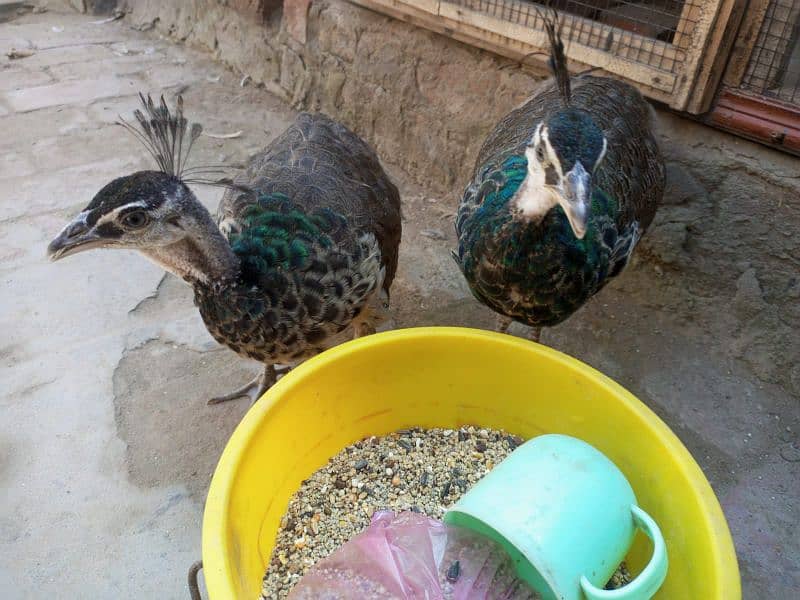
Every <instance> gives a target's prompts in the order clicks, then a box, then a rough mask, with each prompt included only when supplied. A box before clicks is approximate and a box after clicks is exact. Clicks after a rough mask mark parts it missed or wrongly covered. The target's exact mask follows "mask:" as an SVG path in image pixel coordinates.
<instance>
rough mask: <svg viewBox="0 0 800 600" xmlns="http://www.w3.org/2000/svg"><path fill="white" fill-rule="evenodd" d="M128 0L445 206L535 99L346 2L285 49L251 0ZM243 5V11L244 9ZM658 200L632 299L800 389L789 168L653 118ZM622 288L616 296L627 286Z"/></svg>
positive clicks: (515, 82)
mask: <svg viewBox="0 0 800 600" xmlns="http://www.w3.org/2000/svg"><path fill="white" fill-rule="evenodd" d="M231 4H239V5H247V6H248V7H249V10H238V11H237V10H234V8H233V7H231V6H228V3H226V2H215V1H213V0H191V1H178V0H168V1H165V2H163V1H158V0H128V9H129V11H130V14H129V17H128V18H129V20H130V21H131V22H132V23H133V24H134V25H136V26H139V27H150V26H151V25H152V26H154V27H155V28H157V30H158V31H160V32H162V33H164V34H166V35H170V36H172V37H174V38H176V39H178V40H182V41H184V42H186V43H188V44H192V45H199V46H202V47H205V48H207V49H209V50H211V51H212V52H214V53H215V54H216V56H217V57H218V58H220V59H222V60H223V61H225V62H227V63H228V64H230V65H231V66H232V67H234V68H235V69H237V70H240V71H242V72H243V73H246V74H248V75H250V76H251V77H252V79H253V81H255V82H257V83H260V84H263V85H265V86H266V87H267V88H268V89H269V90H270V91H272V92H274V93H275V94H277V95H279V96H281V97H282V98H284V99H285V100H287V101H288V102H290V103H291V104H292V105H293V106H295V107H297V108H303V109H309V110H321V111H324V112H326V113H329V114H331V115H333V116H335V117H337V118H339V119H341V120H342V121H343V122H344V123H346V124H347V125H349V126H351V127H352V128H353V129H354V130H355V131H357V132H358V133H359V134H361V135H363V136H364V137H365V138H366V139H368V140H369V141H370V142H371V143H372V144H373V145H375V147H376V148H377V150H378V152H379V154H380V155H381V157H382V158H383V159H384V160H385V161H386V162H388V163H389V164H391V165H393V166H396V167H399V168H400V169H402V170H403V171H405V173H406V174H407V177H408V178H410V179H411V180H413V181H414V182H416V183H418V184H420V185H421V186H423V188H424V189H426V190H428V191H430V193H436V194H440V195H449V196H450V201H451V202H452V203H453V204H455V202H456V198H457V196H458V194H459V193H460V190H461V189H462V186H463V183H464V181H465V179H466V177H467V175H468V173H469V171H470V170H471V167H472V164H473V161H474V157H475V155H476V153H477V150H478V147H479V145H480V143H481V141H482V140H483V138H484V136H485V135H486V133H487V132H488V130H489V128H490V127H491V126H492V125H493V124H494V123H496V122H497V120H498V119H499V118H500V117H501V116H502V115H504V114H505V113H506V112H508V111H509V110H510V109H511V108H513V107H514V106H515V105H517V104H518V103H519V102H521V101H522V100H524V99H525V98H526V97H527V96H528V95H529V94H530V93H531V91H532V90H533V89H534V87H535V85H536V83H537V79H536V77H535V76H533V75H531V74H528V73H525V72H522V71H520V70H519V69H518V68H517V67H516V66H515V65H514V64H513V63H510V62H509V61H507V60H505V59H502V58H500V57H497V56H495V55H492V54H490V53H488V52H484V51H481V50H478V49H475V48H471V47H469V46H466V45H463V44H460V43H458V42H455V41H452V40H450V39H447V38H445V37H443V36H440V35H437V34H434V33H431V32H428V31H425V30H422V29H418V28H416V27H413V26H411V25H408V24H406V23H404V22H401V21H398V20H394V19H391V18H388V17H385V16H382V15H379V14H377V13H374V12H371V11H369V10H366V9H363V8H360V7H357V6H354V5H351V4H348V3H346V2H344V1H343V0H319V1H315V2H314V3H313V4H312V6H311V9H310V12H309V17H308V40H307V43H306V44H305V45H301V44H299V43H297V42H296V41H295V40H294V39H292V38H291V37H290V36H289V35H288V34H287V33H286V31H285V29H284V28H283V27H282V25H281V22H280V18H279V16H280V11H272V12H271V13H269V14H272V15H273V17H275V18H271V19H266V20H265V22H264V23H263V24H262V22H261V21H262V19H260V18H254V17H253V14H255V13H257V14H259V15H260V14H266V13H263V12H261V10H262V9H264V8H265V6H266V4H265V3H264V2H262V3H258V2H238V3H231ZM253 11H255V13H254V12H253ZM659 121H660V123H659V125H660V136H661V139H662V146H663V150H664V153H665V155H666V157H667V160H668V162H669V185H670V187H669V190H668V193H667V197H666V198H665V202H664V206H663V207H662V208H661V210H660V212H659V214H658V216H657V218H656V222H655V224H654V227H653V229H652V230H651V231H650V232H649V233H648V235H647V236H646V237H645V238H644V240H643V242H642V246H641V247H642V252H641V253H640V256H641V257H642V258H643V259H644V260H645V261H647V263H648V266H649V267H651V268H652V269H654V270H655V271H656V273H657V274H658V275H659V281H660V282H662V283H663V285H660V286H656V288H653V289H642V290H636V289H632V290H630V293H634V294H638V295H640V296H641V298H642V302H647V303H649V304H650V305H652V306H653V307H654V308H656V309H660V310H664V311H670V312H671V313H673V314H677V315H680V318H681V319H682V320H683V321H684V322H686V323H687V324H691V325H692V331H693V334H694V335H699V336H702V337H703V339H705V340H707V343H708V344H709V346H713V347H715V348H721V349H722V351H723V352H725V354H726V355H727V356H729V357H731V358H732V359H740V360H743V361H744V362H745V363H747V364H748V365H749V367H750V368H751V369H752V370H753V372H754V373H755V374H756V375H757V376H758V377H759V378H760V379H761V380H763V381H765V382H770V383H774V384H778V385H779V386H781V387H783V388H784V389H785V390H786V391H787V392H788V393H789V394H790V395H792V394H794V395H800V335H798V334H797V332H798V331H800V275H798V272H799V271H800V268H799V267H800V200H798V197H799V196H800V194H798V192H800V166H798V161H797V160H796V159H795V158H792V157H789V156H786V155H783V154H780V153H777V152H774V151H772V150H769V149H766V148H763V147H760V146H758V145H756V144H752V143H750V142H747V141H744V140H741V139H739V138H736V137H734V136H731V135H728V134H724V133H721V132H717V131H714V130H711V129H709V128H707V127H705V126H702V125H699V124H696V123H693V122H690V121H687V120H685V119H682V118H679V117H676V116H674V115H672V114H670V113H668V112H660V113H659ZM627 291H628V290H626V292H627Z"/></svg>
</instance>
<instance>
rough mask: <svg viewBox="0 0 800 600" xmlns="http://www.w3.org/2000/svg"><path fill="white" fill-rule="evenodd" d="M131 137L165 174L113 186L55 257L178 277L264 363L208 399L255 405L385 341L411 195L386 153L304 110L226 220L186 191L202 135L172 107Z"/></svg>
mask: <svg viewBox="0 0 800 600" xmlns="http://www.w3.org/2000/svg"><path fill="white" fill-rule="evenodd" d="M142 103H143V110H142V111H138V110H137V111H136V112H135V116H136V121H137V126H134V125H131V124H129V123H127V122H125V121H122V123H121V124H123V125H125V126H126V128H127V129H129V130H130V131H131V132H133V133H134V134H135V135H136V136H137V137H138V138H139V139H140V141H141V142H142V143H143V144H144V145H145V147H146V148H147V149H148V151H149V152H150V153H151V155H152V156H153V158H154V159H155V160H156V162H157V164H158V167H159V170H157V171H139V172H137V173H133V174H131V175H127V176H125V177H121V178H119V179H115V180H113V181H112V182H110V183H109V184H107V185H106V186H105V187H103V188H102V189H101V190H100V191H99V192H98V193H97V195H96V196H95V197H94V199H93V200H92V201H91V202H90V203H89V205H88V206H87V207H86V209H85V210H83V211H82V212H81V213H80V214H78V215H77V216H76V217H75V218H74V219H73V220H72V221H71V222H70V223H69V224H68V225H67V226H66V227H65V228H64V229H63V230H62V232H61V233H60V234H59V235H58V237H56V239H54V240H53V241H52V242H51V244H50V246H49V248H48V254H49V256H50V258H51V259H52V260H59V259H62V258H64V257H66V256H70V255H72V254H76V253H78V252H82V251H84V250H90V249H93V248H133V249H136V250H138V251H140V252H141V253H142V254H143V255H144V256H146V257H147V258H149V259H150V260H152V261H154V262H155V263H157V264H159V265H161V266H162V267H163V268H164V269H166V270H167V271H169V272H171V273H174V274H175V275H177V276H178V277H181V278H182V279H183V280H184V281H186V282H187V283H188V284H189V285H191V286H192V288H193V290H194V298H195V304H196V305H197V306H198V308H199V310H200V314H201V315H202V318H203V321H204V323H205V325H206V327H207V328H208V330H209V332H210V333H211V335H212V336H213V337H214V338H215V339H216V340H217V341H218V342H220V343H222V344H225V345H227V346H228V347H229V348H231V349H232V350H233V351H234V352H237V353H238V354H239V355H241V356H243V357H246V358H251V359H254V360H257V361H260V362H262V363H264V365H265V366H264V371H263V372H262V373H261V374H260V375H259V377H257V378H256V379H255V380H254V381H253V382H251V383H249V384H248V385H246V386H244V387H243V388H241V389H239V390H236V391H234V392H232V393H231V394H228V395H226V396H222V397H220V398H215V399H212V400H210V401H209V403H216V402H222V401H224V400H229V399H232V398H236V397H240V396H242V395H249V396H250V398H251V400H252V401H253V402H255V400H257V399H258V398H259V397H260V396H261V394H262V393H263V392H264V391H265V390H266V389H267V388H268V387H269V386H270V385H272V384H273V383H274V382H275V380H276V377H277V371H276V368H275V365H282V366H283V367H291V366H293V365H296V364H297V363H299V362H301V361H303V360H305V359H307V358H309V357H311V356H313V355H315V354H317V353H319V352H321V351H323V350H325V349H326V348H329V347H331V346H333V345H335V344H337V343H340V342H342V341H345V340H347V339H349V338H351V337H353V336H361V335H365V334H368V333H371V332H374V331H375V326H376V325H377V324H378V323H379V322H380V321H381V320H382V319H384V318H385V317H386V309H387V307H388V301H389V288H390V286H391V284H392V280H393V278H394V275H395V271H396V270H397V254H398V247H399V244H400V236H401V224H400V197H399V194H398V191H397V188H396V187H395V186H394V184H393V183H392V182H391V181H390V180H389V177H388V176H387V175H386V173H385V172H384V170H383V168H382V167H381V165H380V163H379V161H378V158H377V156H376V155H375V152H374V151H373V150H372V149H371V148H370V147H369V146H368V145H367V144H366V143H364V141H362V140H361V139H360V138H359V137H358V136H356V135H355V134H354V133H352V132H351V131H349V130H348V129H347V128H346V127H344V126H343V125H341V124H339V123H337V122H335V121H333V120H332V119H330V118H328V117H326V116H324V115H321V114H316V115H312V114H301V115H299V116H298V117H297V120H296V121H295V122H294V124H293V125H291V126H290V127H289V128H288V129H287V130H286V131H285V132H284V133H283V134H282V135H280V136H279V137H278V138H276V139H275V140H274V141H273V142H272V143H271V144H270V145H269V146H267V147H266V148H265V149H264V150H263V151H262V152H261V153H259V154H258V155H256V156H255V157H253V158H252V159H251V160H250V163H249V165H248V166H247V168H246V170H245V171H244V172H243V173H242V174H241V175H239V176H238V177H237V178H235V179H234V181H233V183H232V184H230V185H229V186H228V187H229V189H227V190H226V192H225V195H224V196H223V198H222V201H221V202H220V205H219V210H218V218H217V221H216V222H215V220H214V219H212V217H211V215H210V214H209V212H208V211H207V210H206V209H205V207H203V205H202V204H201V203H200V202H199V201H198V200H197V198H196V197H195V195H194V194H193V193H192V191H191V189H190V188H189V187H188V183H192V182H198V183H202V181H201V180H200V179H199V178H197V177H192V173H194V174H195V175H197V174H198V173H202V172H203V171H202V170H201V169H195V170H194V171H193V170H192V169H186V168H185V164H186V159H187V157H188V154H189V152H190V150H191V146H192V144H193V143H194V142H195V141H196V140H197V138H198V137H199V135H200V133H201V127H200V126H199V125H198V124H194V125H192V126H190V125H189V124H188V122H187V120H186V118H185V117H184V115H183V102H182V100H181V98H178V101H177V107H176V109H175V111H174V113H173V112H171V111H170V109H169V108H168V106H167V105H166V103H165V102H164V99H163V98H162V99H161V102H160V103H154V102H153V101H152V99H150V98H149V97H148V98H145V97H143V96H142Z"/></svg>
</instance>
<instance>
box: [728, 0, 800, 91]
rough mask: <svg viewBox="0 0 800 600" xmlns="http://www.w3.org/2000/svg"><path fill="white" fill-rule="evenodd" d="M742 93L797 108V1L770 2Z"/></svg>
mask: <svg viewBox="0 0 800 600" xmlns="http://www.w3.org/2000/svg"><path fill="white" fill-rule="evenodd" d="M740 87H741V88H742V89H745V90H747V91H750V92H753V93H755V94H757V95H761V96H766V97H772V98H775V99H778V100H782V101H784V102H788V103H789V104H796V105H797V104H800V0H771V1H770V2H769V5H768V6H767V12H766V14H765V15H764V21H763V22H762V24H761V29H760V30H759V33H758V37H757V38H756V42H755V46H754V47H753V51H752V54H751V55H750V62H749V63H748V65H747V70H746V71H745V74H744V78H743V79H742V83H741V84H740Z"/></svg>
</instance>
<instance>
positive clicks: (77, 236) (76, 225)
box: [47, 212, 105, 261]
mask: <svg viewBox="0 0 800 600" xmlns="http://www.w3.org/2000/svg"><path fill="white" fill-rule="evenodd" d="M86 216H87V213H86V212H82V213H81V214H79V215H78V216H77V217H75V218H74V219H73V220H72V221H71V222H70V223H69V224H67V226H66V227H64V229H62V230H61V233H59V234H58V236H56V239H54V240H53V241H52V242H50V245H49V246H48V247H47V256H48V257H50V260H52V261H57V260H59V259H62V258H64V257H65V256H69V255H71V254H77V253H78V252H83V251H84V250H91V249H92V248H100V247H102V246H104V245H105V244H104V242H103V240H102V239H101V238H100V236H98V235H97V233H95V232H94V230H93V228H92V227H90V226H89V224H88V223H87V222H86Z"/></svg>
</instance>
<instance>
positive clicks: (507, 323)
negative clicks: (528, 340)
mask: <svg viewBox="0 0 800 600" xmlns="http://www.w3.org/2000/svg"><path fill="white" fill-rule="evenodd" d="M513 322H514V319H512V318H511V317H507V316H505V315H497V324H496V325H495V329H497V331H498V332H499V333H507V332H508V328H509V327H511V323H513Z"/></svg>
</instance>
